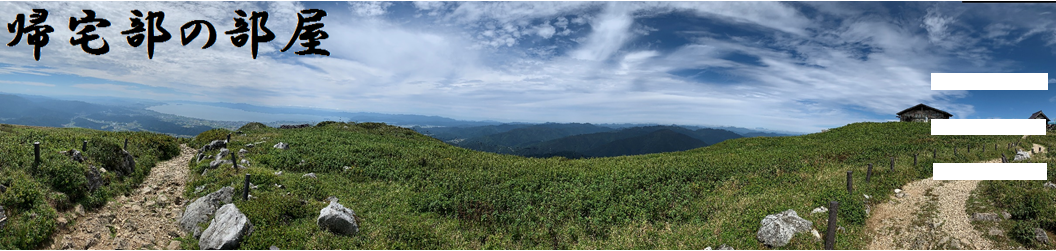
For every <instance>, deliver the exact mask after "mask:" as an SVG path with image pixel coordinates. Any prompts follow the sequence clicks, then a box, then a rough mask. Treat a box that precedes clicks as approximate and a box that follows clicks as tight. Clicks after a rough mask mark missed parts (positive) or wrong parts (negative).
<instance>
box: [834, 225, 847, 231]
mask: <svg viewBox="0 0 1056 251" xmlns="http://www.w3.org/2000/svg"><path fill="white" fill-rule="evenodd" d="M836 230H839V231H840V232H843V231H847V229H846V228H843V226H839V227H837V228H836Z"/></svg>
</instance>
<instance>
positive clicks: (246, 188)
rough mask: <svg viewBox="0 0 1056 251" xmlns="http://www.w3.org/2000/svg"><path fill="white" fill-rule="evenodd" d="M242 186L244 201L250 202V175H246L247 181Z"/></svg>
mask: <svg viewBox="0 0 1056 251" xmlns="http://www.w3.org/2000/svg"><path fill="white" fill-rule="evenodd" d="M243 183H244V184H243V185H242V200H249V174H248V173H247V174H246V181H245V182H243Z"/></svg>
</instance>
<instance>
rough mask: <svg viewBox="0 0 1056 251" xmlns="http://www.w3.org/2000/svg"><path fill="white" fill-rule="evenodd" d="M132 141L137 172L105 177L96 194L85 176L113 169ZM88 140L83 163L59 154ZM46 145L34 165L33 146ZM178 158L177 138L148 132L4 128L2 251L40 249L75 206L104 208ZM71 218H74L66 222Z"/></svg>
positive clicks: (0, 141) (0, 131) (0, 139)
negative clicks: (159, 164)
mask: <svg viewBox="0 0 1056 251" xmlns="http://www.w3.org/2000/svg"><path fill="white" fill-rule="evenodd" d="M126 138H127V139H129V147H128V149H127V150H128V151H129V152H130V153H132V155H133V156H134V157H135V161H136V168H135V172H134V173H132V174H130V175H128V176H119V175H116V174H115V172H106V173H103V174H102V179H103V182H104V184H106V185H103V186H101V187H99V188H98V189H96V190H94V191H92V190H89V188H88V180H87V178H86V176H85V174H86V172H88V170H89V165H95V166H97V167H103V168H107V169H111V167H112V166H114V163H116V161H117V157H118V156H120V155H119V154H120V153H121V149H122V144H124V140H125V139H126ZM84 140H88V142H89V144H88V151H87V152H85V153H83V154H84V157H86V158H87V160H86V161H85V162H84V163H80V162H74V161H72V160H70V157H67V156H66V155H64V154H62V153H60V152H61V151H66V150H70V149H77V150H81V146H82V142H83V141H84ZM35 141H39V142H41V144H40V148H41V151H40V152H41V153H40V155H41V156H40V157H41V159H42V160H41V162H40V163H34V162H35V160H34V156H33V142H35ZM177 154H179V145H178V144H177V143H176V140H175V139H174V138H172V137H169V136H166V135H162V134H155V133H148V132H104V131H96V130H89V129H80V128H42V127H29V126H16V125H6V124H0V185H3V186H5V187H7V189H6V191H5V192H3V193H0V205H2V206H3V207H4V210H5V211H6V214H7V221H6V224H5V226H4V227H3V228H2V229H0V249H36V248H40V245H41V244H42V243H43V242H44V241H45V240H47V238H48V237H49V236H50V235H51V233H52V232H54V231H55V225H56V221H55V220H56V218H58V217H60V216H62V215H63V214H65V212H64V211H67V210H69V209H71V208H73V207H75V206H76V205H78V204H80V205H83V206H84V207H85V208H86V209H92V208H97V207H99V206H102V205H105V204H106V201H107V200H109V199H110V198H111V197H113V196H116V195H118V194H125V193H128V192H130V191H131V190H132V188H133V187H134V186H136V185H137V184H139V183H142V181H143V179H144V178H145V177H146V175H147V174H148V173H149V172H150V168H151V167H153V166H154V165H155V163H157V162H158V161H161V160H166V159H170V158H172V157H174V156H176V155H177ZM66 218H71V217H66Z"/></svg>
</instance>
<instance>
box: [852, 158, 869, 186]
mask: <svg viewBox="0 0 1056 251" xmlns="http://www.w3.org/2000/svg"><path fill="white" fill-rule="evenodd" d="M870 176H873V163H869V169H866V171H865V182H869V177H870ZM848 181H850V180H848Z"/></svg>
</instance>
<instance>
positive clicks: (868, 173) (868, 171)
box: [865, 163, 873, 182]
mask: <svg viewBox="0 0 1056 251" xmlns="http://www.w3.org/2000/svg"><path fill="white" fill-rule="evenodd" d="M870 176H873V163H869V169H866V171H865V182H869V177H870Z"/></svg>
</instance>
